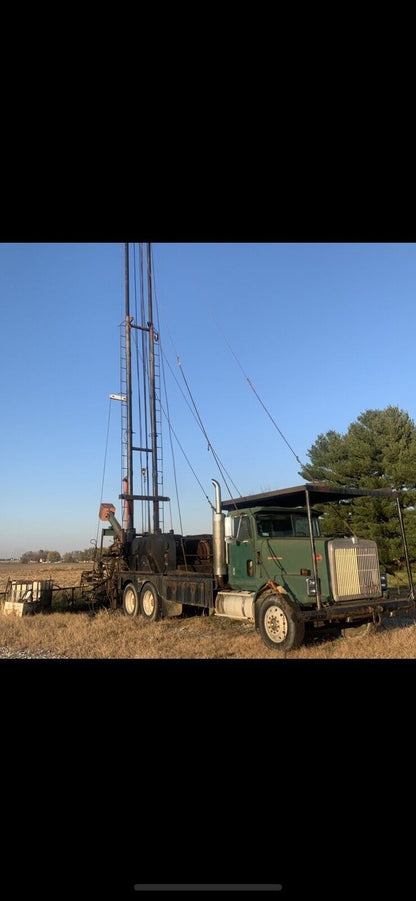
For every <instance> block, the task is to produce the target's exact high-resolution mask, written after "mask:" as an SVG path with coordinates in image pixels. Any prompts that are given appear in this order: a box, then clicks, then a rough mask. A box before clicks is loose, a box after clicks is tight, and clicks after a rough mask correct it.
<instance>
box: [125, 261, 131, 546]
mask: <svg viewBox="0 0 416 901" xmlns="http://www.w3.org/2000/svg"><path fill="white" fill-rule="evenodd" d="M124 272H125V298H126V389H127V390H126V396H127V491H126V494H130V495H132V494H133V441H132V431H133V430H132V400H131V321H132V319H131V316H130V281H129V245H128V244H125V245H124ZM123 490H124V489H123ZM125 515H126V530H127V532H129V531H132V530H133V501H131V500H128V501H126V502H125Z"/></svg>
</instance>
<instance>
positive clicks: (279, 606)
mask: <svg viewBox="0 0 416 901" xmlns="http://www.w3.org/2000/svg"><path fill="white" fill-rule="evenodd" d="M258 627H259V630H260V635H261V637H262V639H263V641H264V643H265V645H267V647H268V648H271V650H272V651H277V650H281V651H291V650H292V649H293V648H298V647H299V646H300V645H301V644H302V642H303V639H304V637H305V624H304V622H302V620H300V619H298V617H297V616H296V612H295V611H294V610H293V608H292V607H291V605H290V604H289V602H288V601H287V600H286V599H285V598H284V597H282V595H280V594H277V593H276V594H275V593H274V592H273V593H272V594H268V595H266V597H265V598H264V599H263V601H262V602H261V604H260V607H259V614H258Z"/></svg>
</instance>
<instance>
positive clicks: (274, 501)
mask: <svg viewBox="0 0 416 901" xmlns="http://www.w3.org/2000/svg"><path fill="white" fill-rule="evenodd" d="M306 493H307V494H308V495H309V500H310V503H311V505H312V506H313V505H314V504H325V503H327V502H328V501H333V502H337V501H346V500H349V499H350V498H354V497H390V498H396V497H397V491H393V490H392V489H390V488H328V486H327V485H326V484H325V483H323V482H306V483H305V484H304V485H297V486H295V487H294V488H279V489H278V490H277V491H266V493H265V494H249V495H247V497H236V498H230V500H225V501H221V507H222V509H223V510H241V509H244V508H245V507H304V506H305V504H306Z"/></svg>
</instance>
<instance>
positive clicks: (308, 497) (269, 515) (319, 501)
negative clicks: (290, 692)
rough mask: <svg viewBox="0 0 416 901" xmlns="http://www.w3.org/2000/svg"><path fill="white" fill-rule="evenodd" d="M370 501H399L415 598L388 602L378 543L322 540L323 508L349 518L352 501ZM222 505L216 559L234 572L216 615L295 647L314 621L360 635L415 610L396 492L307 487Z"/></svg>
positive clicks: (218, 600) (217, 604) (349, 538)
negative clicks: (334, 507) (220, 550)
mask: <svg viewBox="0 0 416 901" xmlns="http://www.w3.org/2000/svg"><path fill="white" fill-rule="evenodd" d="M213 481H214V480H213ZM214 484H216V485H217V483H215V482H214ZM364 496H371V497H389V498H391V499H392V500H393V499H394V500H395V501H396V502H397V507H398V514H399V520H400V526H401V531H402V539H403V548H404V557H405V559H406V565H407V570H408V576H409V586H410V587H409V597H408V598H388V597H387V592H386V590H385V589H386V580H385V577H382V575H381V572H380V563H379V557H378V549H377V545H376V542H375V541H372V540H369V539H365V540H364V539H360V538H358V537H357V536H355V535H349V536H346V537H333V538H331V537H323V536H322V535H321V533H320V526H319V519H320V517H321V516H322V509H319V507H320V506H321V505H324V504H325V503H328V502H330V503H334V504H339V505H340V508H339V509H340V512H344V513H345V510H346V509H348V506H347V507H345V504H347V505H348V503H351V500H352V499H354V498H355V497H364ZM317 505H318V509H316V506H317ZM343 505H344V506H343ZM219 506H221V510H222V511H223V516H224V547H225V560H224V561H221V560H219V561H218V560H217V561H214V566H215V571H216V572H226V573H227V578H228V584H227V585H222V586H221V590H220V591H219V592H218V593H217V595H216V599H215V608H216V610H215V612H216V613H219V614H220V615H223V616H232V617H236V618H249V619H252V620H254V622H255V624H256V626H257V627H258V628H259V630H260V632H261V637H262V638H263V641H264V642H265V644H266V645H267V646H268V647H270V648H273V649H276V648H278V647H280V648H281V649H286V650H290V649H291V648H294V647H297V646H299V645H300V644H302V642H303V639H304V635H305V627H306V625H307V624H311V625H313V626H315V627H316V626H325V625H327V626H328V625H331V626H332V625H335V626H339V628H340V629H341V631H342V632H343V634H358V630H359V629H360V628H361V627H364V626H366V624H368V623H377V624H378V623H379V622H381V617H382V615H383V614H385V613H387V614H388V615H390V616H393V615H394V614H395V613H398V612H399V611H401V610H405V609H411V608H412V607H414V588H413V583H412V574H411V568H410V563H409V559H408V554H407V545H406V536H405V533H404V528H403V520H402V515H401V506H400V497H399V496H398V493H397V492H394V491H392V490H389V489H374V490H366V489H365V490H364V489H363V490H361V489H354V488H352V489H347V488H330V487H328V486H327V485H325V484H321V483H309V484H308V483H307V484H305V485H300V486H297V487H295V488H286V489H280V490H277V491H274V492H268V493H265V494H259V495H251V496H247V497H245V498H234V499H231V500H229V501H224V502H222V501H221V502H220V504H219V503H217V508H218V509H219ZM222 562H223V563H224V566H222ZM353 629H354V630H355V633H352V631H351V630H353Z"/></svg>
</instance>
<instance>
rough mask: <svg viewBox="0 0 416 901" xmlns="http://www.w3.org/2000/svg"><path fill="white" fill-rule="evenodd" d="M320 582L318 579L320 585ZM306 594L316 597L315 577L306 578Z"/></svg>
mask: <svg viewBox="0 0 416 901" xmlns="http://www.w3.org/2000/svg"><path fill="white" fill-rule="evenodd" d="M319 584H320V583H319V579H318V585H319ZM306 594H307V595H308V597H310V598H314V597H316V579H313V578H312V577H310V578H309V579H306Z"/></svg>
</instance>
